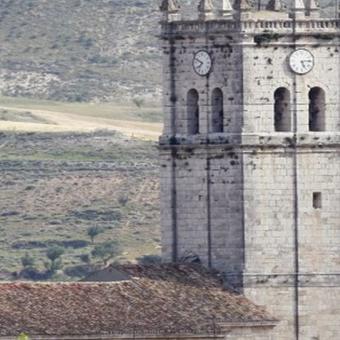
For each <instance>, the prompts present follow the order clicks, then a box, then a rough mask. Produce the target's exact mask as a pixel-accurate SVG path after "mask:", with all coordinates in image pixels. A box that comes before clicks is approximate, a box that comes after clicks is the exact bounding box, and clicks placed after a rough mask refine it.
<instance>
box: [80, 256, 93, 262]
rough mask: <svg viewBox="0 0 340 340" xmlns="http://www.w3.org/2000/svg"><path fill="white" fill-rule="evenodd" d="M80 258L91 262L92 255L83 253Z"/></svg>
mask: <svg viewBox="0 0 340 340" xmlns="http://www.w3.org/2000/svg"><path fill="white" fill-rule="evenodd" d="M80 260H81V261H82V262H84V263H86V264H89V263H90V262H91V257H90V255H89V254H81V255H80Z"/></svg>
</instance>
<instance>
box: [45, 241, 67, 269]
mask: <svg viewBox="0 0 340 340" xmlns="http://www.w3.org/2000/svg"><path fill="white" fill-rule="evenodd" d="M63 254H64V248H62V247H59V246H52V247H50V248H48V249H47V253H46V256H47V258H48V259H49V260H50V263H47V264H45V266H46V268H47V269H48V270H50V271H51V272H52V273H55V272H56V271H57V270H58V269H61V268H62V261H61V258H60V257H61V255H63Z"/></svg>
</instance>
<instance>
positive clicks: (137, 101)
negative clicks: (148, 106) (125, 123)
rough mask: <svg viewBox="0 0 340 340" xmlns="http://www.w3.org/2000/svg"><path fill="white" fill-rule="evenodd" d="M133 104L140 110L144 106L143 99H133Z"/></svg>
mask: <svg viewBox="0 0 340 340" xmlns="http://www.w3.org/2000/svg"><path fill="white" fill-rule="evenodd" d="M132 101H133V103H134V104H135V105H136V106H137V107H138V108H139V109H140V108H141V107H142V106H143V105H144V99H143V98H137V97H136V98H133V99H132Z"/></svg>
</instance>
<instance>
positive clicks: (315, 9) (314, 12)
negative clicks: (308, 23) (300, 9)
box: [307, 0, 320, 18]
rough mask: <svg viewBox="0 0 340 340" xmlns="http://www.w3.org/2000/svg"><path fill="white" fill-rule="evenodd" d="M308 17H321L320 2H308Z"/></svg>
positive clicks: (309, 0) (315, 0)
mask: <svg viewBox="0 0 340 340" xmlns="http://www.w3.org/2000/svg"><path fill="white" fill-rule="evenodd" d="M307 15H308V16H310V17H312V18H318V17H320V4H319V2H318V0H308V3H307Z"/></svg>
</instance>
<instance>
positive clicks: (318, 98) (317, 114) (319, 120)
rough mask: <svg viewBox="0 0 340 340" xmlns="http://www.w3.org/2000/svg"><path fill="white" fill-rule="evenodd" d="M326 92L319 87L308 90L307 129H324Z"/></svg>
mask: <svg viewBox="0 0 340 340" xmlns="http://www.w3.org/2000/svg"><path fill="white" fill-rule="evenodd" d="M325 111H326V93H325V91H324V90H323V89H322V88H320V87H313V88H312V89H311V90H310V91H309V131H325V128H326V127H325V118H326V117H325Z"/></svg>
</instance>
